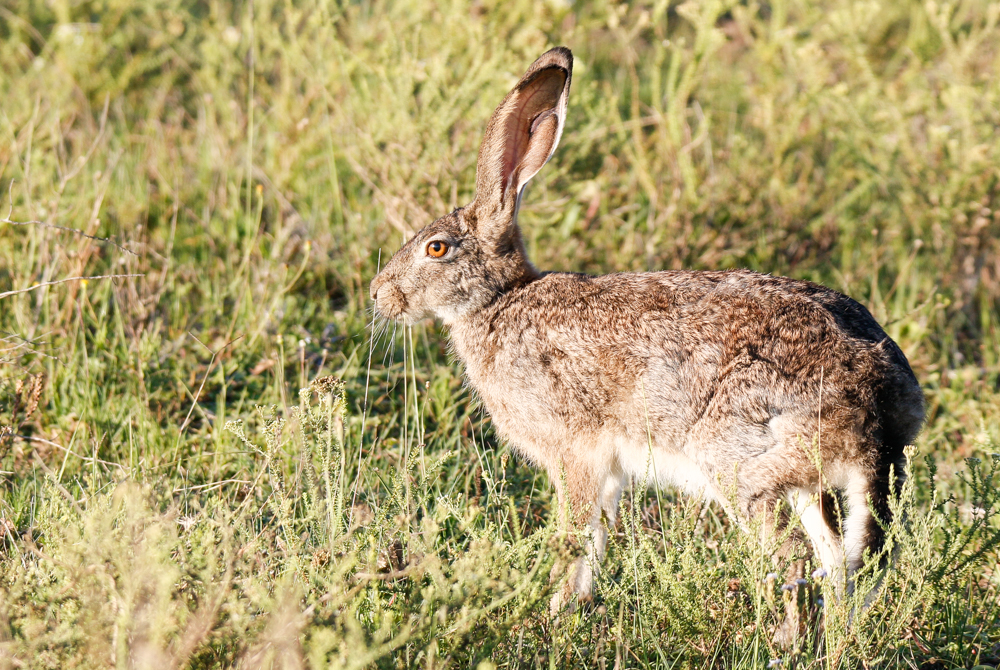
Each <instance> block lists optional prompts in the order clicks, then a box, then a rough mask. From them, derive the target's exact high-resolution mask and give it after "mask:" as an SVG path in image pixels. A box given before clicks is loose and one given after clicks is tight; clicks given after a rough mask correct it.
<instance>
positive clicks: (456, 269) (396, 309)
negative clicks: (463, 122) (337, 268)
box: [371, 47, 573, 323]
mask: <svg viewBox="0 0 1000 670" xmlns="http://www.w3.org/2000/svg"><path fill="white" fill-rule="evenodd" d="M572 72H573V55H572V54H571V53H570V51H569V49H566V48H564V47H557V48H555V49H552V50H551V51H548V52H546V53H545V54H543V55H542V56H541V58H539V59H538V60H536V61H535V62H534V63H532V65H531V67H530V68H528V71H527V72H526V73H525V75H524V76H523V77H522V78H521V81H519V82H518V83H517V85H516V86H515V87H514V89H513V90H512V91H511V92H510V93H508V94H507V97H506V98H504V100H503V102H501V103H500V106H499V107H497V109H496V111H495V112H494V113H493V117H492V118H491V119H490V122H489V125H488V126H487V128H486V135H485V136H484V137H483V143H482V145H481V146H480V148H479V162H478V164H477V167H476V197H475V200H473V201H472V203H470V204H469V205H467V206H465V207H462V208H460V209H457V210H455V211H454V212H452V213H451V214H448V215H446V216H443V217H441V218H440V219H438V220H437V221H435V222H434V223H432V224H430V225H429V226H427V227H426V228H424V229H423V230H421V231H420V232H418V233H417V234H416V235H414V236H413V237H412V238H411V239H410V241H409V242H407V243H406V244H405V245H404V246H403V248H402V249H400V250H399V251H398V252H396V255H394V256H393V257H392V260H390V261H389V263H388V265H386V266H385V268H384V269H383V270H382V271H381V272H380V273H379V274H378V276H377V277H375V279H374V280H372V284H371V296H372V299H373V300H374V301H375V308H376V309H377V310H378V312H379V313H380V314H381V315H382V316H385V317H387V318H391V319H400V320H403V321H406V322H408V323H413V322H415V321H419V320H421V319H424V318H427V317H430V316H436V317H438V318H440V319H442V320H443V321H445V323H452V322H454V321H456V320H458V319H461V318H462V316H463V315H465V314H468V313H469V312H470V311H473V310H476V309H479V308H481V307H483V306H484V305H487V304H489V303H490V302H491V301H492V300H494V299H495V298H496V297H497V296H498V295H499V294H501V293H504V292H506V291H508V290H510V289H511V288H513V287H515V286H517V285H519V284H521V283H524V282H526V281H531V280H532V279H534V278H535V277H537V276H538V273H537V272H536V270H535V268H534V267H532V265H531V263H530V262H529V261H528V256H527V254H526V253H525V251H524V244H523V242H522V240H521V231H520V230H519V229H518V227H517V210H518V207H519V205H520V202H521V194H522V193H523V192H524V187H525V185H526V184H527V183H528V180H529V179H531V178H532V177H534V176H535V174H536V173H537V172H538V171H539V170H540V169H541V168H542V166H543V165H545V163H546V162H547V161H548V160H549V158H550V157H551V156H552V154H553V153H554V152H555V150H556V145H558V144H559V137H560V135H561V134H562V129H563V123H564V121H565V119H566V102H567V100H568V98H569V85H570V79H571V77H572Z"/></svg>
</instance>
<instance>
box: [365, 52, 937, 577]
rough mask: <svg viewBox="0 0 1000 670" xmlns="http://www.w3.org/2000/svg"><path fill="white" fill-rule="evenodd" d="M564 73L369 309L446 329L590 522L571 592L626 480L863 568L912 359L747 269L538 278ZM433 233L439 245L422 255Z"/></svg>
mask: <svg viewBox="0 0 1000 670" xmlns="http://www.w3.org/2000/svg"><path fill="white" fill-rule="evenodd" d="M571 72H572V56H571V55H570V53H569V51H568V50H567V49H562V48H560V49H553V50H552V51H550V52H548V53H546V54H545V55H543V56H542V57H541V58H540V59H539V60H538V61H536V62H535V63H534V64H533V65H532V66H531V68H530V69H529V70H528V73H527V74H525V76H524V78H522V80H521V81H520V82H519V83H518V85H517V86H516V87H515V88H514V90H512V91H511V93H510V94H509V95H508V96H507V97H506V98H505V99H504V101H503V102H502V103H501V105H500V107H499V108H498V109H497V111H496V112H495V113H494V116H493V118H492V120H491V121H490V124H489V126H488V128H487V131H486V136H485V139H484V141H483V145H482V148H481V149H480V153H479V167H478V173H477V180H476V199H475V200H474V201H473V202H472V203H471V204H470V205H469V206H468V207H466V208H463V209H459V210H456V211H455V212H452V213H451V214H448V215H446V216H444V217H442V218H441V219H439V220H438V221H435V222H434V223H432V224H431V225H429V226H427V227H426V228H424V229H423V230H421V231H420V232H418V233H417V234H416V235H415V236H414V237H413V239H411V240H410V241H409V242H408V243H407V244H406V245H405V246H404V247H403V248H402V249H401V250H400V251H399V252H398V253H397V254H396V255H395V256H394V257H393V258H392V260H391V261H390V262H389V264H388V265H387V266H386V267H385V269H383V270H382V272H381V273H379V275H378V276H377V277H376V278H375V279H374V280H373V281H372V285H371V294H372V298H373V299H374V300H375V305H376V309H377V310H378V312H379V313H380V314H382V315H383V316H385V317H387V318H393V319H401V320H405V321H407V322H414V321H417V320H420V319H423V318H426V317H431V316H434V317H438V318H440V319H441V320H442V321H444V323H446V324H447V325H448V326H449V327H450V329H451V340H452V343H453V345H454V348H455V351H456V352H457V354H458V356H459V358H460V359H461V361H462V362H463V363H464V365H465V371H466V375H467V376H468V380H469V383H470V384H471V385H472V387H473V388H474V389H475V390H476V392H477V393H478V394H479V396H480V397H481V399H482V402H483V403H484V404H485V406H486V408H487V409H488V410H489V412H490V415H491V416H492V418H493V422H494V425H495V426H496V429H497V431H498V432H499V433H500V434H501V435H502V436H503V437H504V438H506V439H507V440H509V441H510V442H511V443H512V444H513V445H514V446H515V447H516V448H517V450H518V451H519V452H520V453H521V454H522V455H523V456H524V457H525V458H527V459H528V460H530V461H531V462H532V463H535V464H537V465H539V466H541V467H544V468H545V469H546V470H547V471H548V472H549V474H550V476H551V477H552V479H553V481H555V482H557V490H558V492H559V495H560V499H561V500H563V501H565V502H567V503H568V507H569V509H570V510H571V511H572V518H573V520H574V521H575V522H576V523H578V524H581V525H587V526H589V527H590V532H591V542H590V554H591V555H590V558H589V559H588V560H587V561H585V562H583V563H581V564H580V565H578V566H577V569H576V572H575V574H574V576H573V579H572V580H571V582H572V584H573V588H575V590H577V591H578V593H579V594H580V595H582V596H586V595H588V594H589V591H590V587H591V579H592V575H591V572H592V570H593V569H594V568H596V566H597V562H598V561H599V559H600V556H601V554H602V552H603V546H604V540H605V538H606V532H607V531H606V528H604V526H603V524H602V523H601V514H602V512H603V513H604V515H605V517H606V518H607V519H608V520H609V521H611V522H613V521H614V518H615V514H616V511H617V504H618V499H619V496H620V494H621V490H622V488H623V487H624V486H625V484H626V483H627V482H628V481H629V480H630V479H632V480H639V481H646V480H648V481H650V482H653V483H656V484H673V485H676V486H679V487H682V488H684V489H687V490H689V491H691V492H693V493H699V494H702V495H706V496H708V497H711V498H713V499H716V500H719V501H720V502H721V503H722V504H723V505H725V506H726V507H727V509H728V511H729V512H730V513H731V514H733V515H734V516H735V517H736V518H737V519H738V520H740V521H741V523H749V522H751V521H753V520H754V519H760V520H762V522H763V526H764V529H765V534H767V533H769V532H770V531H771V529H769V522H768V519H773V518H774V510H775V506H776V505H777V504H778V503H779V501H782V500H785V501H788V502H789V504H790V506H791V507H792V508H793V509H795V510H796V512H797V513H798V514H799V515H800V516H801V518H802V522H803V526H804V527H805V529H806V531H807V532H808V534H809V536H810V538H811V539H812V542H813V544H814V546H815V547H816V549H817V554H818V555H819V556H820V558H821V560H822V561H823V563H824V566H825V567H826V569H827V571H828V572H830V573H831V574H836V573H839V574H841V575H843V574H844V569H843V568H846V571H847V572H850V571H852V570H854V569H856V568H857V567H859V565H860V563H861V559H862V555H863V552H864V550H866V549H867V550H870V551H878V550H879V549H880V548H881V545H882V542H883V537H882V536H883V532H882V530H881V526H880V524H879V523H878V522H879V520H880V521H882V522H883V523H884V522H887V521H888V520H889V509H888V505H887V499H888V496H889V494H890V492H891V490H892V487H893V485H894V484H895V483H896V482H893V481H890V471H891V468H893V467H895V468H896V477H897V478H898V477H899V476H900V474H901V466H902V458H903V448H904V446H905V445H907V444H909V443H910V442H911V441H912V440H913V438H914V437H915V436H916V434H917V432H918V430H919V428H920V425H921V423H922V421H923V415H924V410H923V396H922V393H921V390H920V387H919V385H918V383H917V381H916V379H915V377H914V375H913V372H912V371H911V370H910V367H909V365H908V363H907V361H906V358H905V356H904V355H903V353H902V352H901V351H900V349H899V348H898V347H897V346H896V345H895V343H893V342H892V340H891V339H889V337H888V336H887V335H886V334H885V332H884V331H883V330H882V329H881V328H880V327H879V325H878V323H877V322H876V321H875V320H874V318H872V316H871V314H869V312H868V311H867V310H866V309H865V308H864V307H863V306H861V305H860V304H858V303H857V302H855V301H854V300H851V299H850V298H848V297H846V296H844V295H841V294H840V293H837V292H835V291H832V290H830V289H828V288H824V287H822V286H819V285H816V284H812V283H809V282H804V281H797V280H793V279H787V278H782V277H771V276H768V275H761V274H757V273H754V272H749V271H746V270H735V271H728V272H683V271H682V272H654V273H623V274H612V275H605V276H600V277H591V276H587V275H580V274H569V273H556V272H554V273H539V272H538V271H537V270H536V269H535V268H534V267H533V266H532V265H531V263H530V262H529V261H528V258H527V255H526V253H525V251H524V245H523V243H522V240H521V234H520V230H519V229H518V227H517V223H516V217H517V208H518V204H519V201H520V196H521V193H522V190H523V187H524V184H525V183H526V182H527V181H528V179H530V178H531V176H533V175H534V174H535V173H536V172H537V171H538V169H540V168H541V166H542V164H544V162H545V160H547V159H548V157H549V156H551V154H552V152H553V151H554V150H555V146H556V144H557V143H558V140H559V134H560V133H561V130H562V125H563V119H564V115H565V109H566V99H567V98H568V95H569V86H570V80H571ZM541 158H544V159H545V160H541ZM431 241H442V242H445V243H447V244H448V245H449V251H448V253H447V254H446V255H445V256H443V257H442V258H433V257H432V256H430V255H429V254H428V253H427V251H426V250H427V245H428V243H429V242H431ZM817 459H818V460H817ZM817 463H821V464H822V465H821V469H822V472H821V471H820V469H818V468H817ZM827 489H840V490H842V491H843V499H844V500H845V501H846V506H847V508H848V509H847V510H846V511H847V519H846V522H845V528H844V531H843V532H841V529H840V528H839V527H838V526H839V524H837V523H835V521H836V518H835V515H833V514H831V512H830V510H829V509H824V506H823V501H826V503H827V506H829V504H830V501H831V500H833V497H832V496H830V495H822V494H823V492H824V490H827ZM730 491H735V503H736V509H732V506H731V505H730V504H729V502H730V500H731V496H730V493H729V492H730ZM869 502H870V503H871V505H872V507H873V509H874V510H875V512H876V514H877V515H878V517H880V519H875V518H872V517H871V515H870V514H869V511H868V504H869ZM842 564H843V565H842Z"/></svg>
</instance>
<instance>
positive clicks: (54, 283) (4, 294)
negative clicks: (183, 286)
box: [0, 273, 146, 298]
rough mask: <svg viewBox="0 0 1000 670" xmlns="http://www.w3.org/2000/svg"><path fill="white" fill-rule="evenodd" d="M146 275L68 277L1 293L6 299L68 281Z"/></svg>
mask: <svg viewBox="0 0 1000 670" xmlns="http://www.w3.org/2000/svg"><path fill="white" fill-rule="evenodd" d="M145 276H146V275H145V273H142V274H128V275H93V276H89V277H67V278H66V279H57V280H55V281H43V282H42V283H41V284H35V285H34V286H30V287H28V288H21V289H17V290H16V291H5V292H4V293H0V298H6V297H8V296H12V295H17V294H19V293H28V292H29V291H34V290H35V289H36V288H43V287H45V286H55V285H56V284H64V283H66V282H68V281H76V280H77V279H86V280H90V279H124V278H125V277H145Z"/></svg>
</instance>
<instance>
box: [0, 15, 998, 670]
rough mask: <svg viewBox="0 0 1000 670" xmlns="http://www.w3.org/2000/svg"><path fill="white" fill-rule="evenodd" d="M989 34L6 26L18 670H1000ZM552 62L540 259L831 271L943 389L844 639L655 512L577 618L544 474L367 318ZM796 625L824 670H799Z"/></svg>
mask: <svg viewBox="0 0 1000 670" xmlns="http://www.w3.org/2000/svg"><path fill="white" fill-rule="evenodd" d="M998 20H1000V11H998V9H997V5H995V4H993V3H988V2H977V1H975V0H967V1H965V2H950V3H934V2H929V3H917V2H890V1H888V0H881V1H871V2H853V1H849V0H829V1H827V2H804V1H800V2H774V3H770V4H758V3H739V4H737V3H732V2H728V3H718V2H705V3H687V4H683V5H676V4H671V3H668V2H646V3H643V2H637V3H633V4H623V5H619V4H613V3H606V2H601V1H598V2H594V3H572V4H571V3H563V2H558V1H551V2H527V1H525V0H513V1H511V2H503V3H497V2H482V3H475V4H471V5H470V4H466V3H458V2H442V3H439V4H431V3H426V4H425V3H418V2H413V1H410V0H398V1H388V0H386V1H382V2H380V1H372V2H357V3H341V4H336V3H335V4H329V3H310V2H303V3H286V2H275V1H273V0H260V1H257V2H253V3H246V4H239V5H231V4H228V3H218V2H213V1H212V0H209V1H207V2H195V1H193V0H150V1H149V2H145V3H130V2H127V1H125V0H104V1H103V2H89V1H84V2H76V3H66V2H52V3H47V4H43V3H34V2H29V1H27V0H10V1H8V2H7V3H6V4H4V5H3V6H2V7H0V63H3V65H4V66H3V70H2V73H0V100H2V101H3V102H2V104H0V188H2V191H3V194H4V197H3V206H2V207H0V215H2V216H3V217H4V218H3V221H2V222H0V471H2V474H0V534H2V536H3V539H2V540H0V563H2V568H0V575H2V579H0V668H21V667H30V668H85V667H110V666H114V667H151V666H157V667H162V668H166V667H170V668H175V667H176V668H180V667H191V668H216V667H219V668H221V667H241V668H242V667H245V668H257V667H274V668H278V667H281V668H296V667H304V666H309V667H327V666H330V667H379V668H387V667H456V668H458V667H469V668H488V667H507V668H513V667H536V666H549V667H602V668H603V667H609V668H610V667H664V668H696V667H697V668H701V667H720V668H743V667H748V668H749V667H753V668H760V667H766V666H768V665H769V664H772V662H774V663H773V665H775V666H776V665H778V663H777V662H778V661H780V665H781V667H785V668H790V667H804V668H806V667H808V668H856V667H866V668H874V667H883V668H889V667H913V668H970V667H973V666H975V665H977V664H985V665H996V664H997V663H998V662H1000V601H998V587H1000V583H998V581H997V580H998V574H997V571H996V564H997V553H996V550H997V542H998V539H1000V538H998V535H997V529H998V516H997V515H998V504H1000V501H998V498H997V492H996V491H997V486H996V481H997V478H998V477H1000V471H998V469H997V468H998V467H1000V466H998V464H997V458H996V457H993V456H990V454H991V453H993V452H996V451H1000V447H998V446H997V445H998V444H1000V359H998V352H1000V311H998V307H1000V246H998V244H1000V243H998V240H1000V143H998V142H997V141H996V129H997V127H998V126H1000V111H998V110H1000V84H998V83H997V79H996V76H995V73H996V72H997V71H998V70H1000V27H998V25H997V24H998ZM554 44H566V45H568V46H570V47H571V48H572V49H573V50H574V53H575V55H576V57H577V65H576V71H575V73H574V74H575V76H574V86H573V91H572V95H571V100H570V109H569V118H568V122H567V128H566V132H565V134H564V136H563V141H562V145H561V147H560V149H559V151H558V153H557V154H556V156H555V157H554V159H553V161H552V162H551V163H550V164H549V165H548V166H547V167H546V168H545V170H543V172H542V173H541V174H540V175H539V177H538V178H537V179H536V180H535V182H534V183H533V184H532V186H531V190H530V193H529V194H528V196H527V200H526V203H525V207H524V209H523V212H522V215H521V224H522V226H523V228H524V231H525V237H526V239H527V241H528V245H529V251H530V253H531V256H532V258H533V259H534V260H535V262H536V264H537V265H539V266H540V267H542V268H551V269H559V270H579V271H586V272H608V271H615V270H646V269H660V268H675V267H688V268H695V269H708V268H723V267H749V268H752V269H756V270H761V271H766V272H772V273H775V274H783V275H789V276H794V277H799V278H805V279H810V280H814V281H819V282H821V283H824V284H826V285H829V286H831V287H833V288H836V289H838V290H841V291H844V292H845V293H848V294H850V295H852V296H853V297H855V298H857V299H859V300H861V301H862V302H864V303H865V304H866V305H867V306H868V307H869V308H870V309H871V310H872V312H873V313H874V314H875V315H876V317H877V318H878V319H879V320H880V321H881V322H882V323H884V324H886V328H887V330H888V332H889V333H890V334H891V335H892V337H893V338H894V339H895V340H896V341H897V342H898V343H899V344H900V345H901V346H902V347H903V349H904V351H905V352H906V354H907V356H908V357H909V359H910V361H911V362H912V364H913V366H914V370H915V372H916V373H917V376H918V378H919V379H920V380H921V382H922V384H923V386H924V389H925V392H926V396H927V400H928V421H927V424H926V426H925V428H924V430H923V432H922V433H921V435H920V437H919V439H918V441H917V444H916V445H915V446H914V451H913V454H912V460H911V477H910V480H909V481H910V484H909V485H908V487H907V488H906V489H905V490H904V491H903V493H902V494H901V497H900V499H899V500H898V501H897V503H896V504H897V505H898V506H899V510H900V511H901V512H905V514H900V515H899V519H900V521H898V522H897V523H896V525H895V526H893V528H892V529H890V537H891V538H892V542H893V543H894V545H895V551H896V552H897V568H896V569H895V570H894V571H892V572H891V573H890V574H889V575H888V576H887V578H886V581H885V584H884V585H883V587H882V589H881V591H880V593H881V594H882V596H881V597H880V598H879V600H878V601H877V602H876V603H875V604H873V605H872V607H870V608H868V609H865V610H863V611H862V610H857V613H856V614H855V619H854V621H853V623H852V624H851V625H848V622H847V619H848V614H849V612H850V611H851V605H852V603H851V602H849V601H843V602H839V601H837V600H836V599H835V598H833V597H832V594H831V593H830V588H831V587H830V585H828V584H825V583H823V580H822V579H816V580H814V579H810V580H809V582H808V584H806V585H805V586H802V587H798V588H794V589H792V590H782V589H781V586H782V585H783V584H784V581H785V579H784V578H783V576H782V571H781V566H777V567H776V566H774V565H773V564H772V562H771V560H770V558H769V557H768V556H767V555H766V554H765V553H764V552H763V551H762V550H761V549H760V548H759V547H758V546H757V545H756V544H755V543H754V542H750V541H748V540H747V538H746V537H745V536H744V535H743V534H741V533H740V532H738V531H737V530H735V529H734V528H733V527H732V526H731V524H730V523H729V521H728V520H727V519H726V518H725V515H724V514H723V513H722V511H721V510H720V509H719V508H718V507H717V506H715V505H703V504H702V503H700V502H698V501H692V500H690V499H686V498H683V497H679V496H677V495H676V494H675V493H674V492H671V491H664V492H662V493H661V495H660V496H659V497H657V495H656V494H655V493H654V492H651V491H648V492H647V491H644V490H642V489H641V487H637V488H636V489H635V490H634V491H633V492H631V493H630V494H629V495H627V496H626V499H625V502H624V503H623V512H622V523H621V524H620V525H619V526H618V528H617V529H616V531H615V532H614V533H613V534H612V539H611V543H610V547H609V555H608V558H607V561H606V563H605V570H604V572H602V574H601V577H600V579H599V581H598V584H597V588H596V591H597V599H596V601H595V603H594V605H593V606H590V607H586V608H581V609H580V610H578V611H577V612H575V613H573V614H571V615H564V616H563V617H561V618H559V619H558V620H553V619H552V618H550V617H549V615H548V613H547V602H548V597H549V595H550V594H551V593H552V591H553V589H555V588H558V584H554V583H552V582H551V581H550V578H549V574H550V570H551V568H552V566H553V565H554V564H555V563H556V562H557V561H560V560H565V559H566V558H568V557H569V556H570V555H572V554H574V552H575V551H576V549H575V548H574V546H575V545H574V543H573V542H571V541H567V538H566V537H565V536H564V535H563V534H561V533H560V532H559V529H558V528H556V526H555V524H554V522H553V521H552V520H551V519H552V517H553V516H554V515H553V514H552V513H551V508H552V504H553V502H552V500H553V496H552V490H551V486H550V485H549V483H548V482H547V481H546V478H545V476H544V475H543V474H542V473H539V472H537V471H535V470H533V469H531V468H530V467H528V466H526V465H524V464H521V463H519V462H518V461H517V459H516V458H512V457H511V454H510V450H509V447H508V446H507V445H505V444H502V443H498V442H497V440H496V439H495V437H494V436H493V435H492V434H491V432H490V427H489V420H488V418H487V417H485V416H484V415H483V413H482V412H481V411H480V410H479V409H478V408H477V407H476V405H475V404H474V402H473V400H472V398H471V397H470V395H469V393H468V391H467V390H466V389H465V388H464V386H463V384H462V377H461V370H460V369H459V368H458V367H457V366H456V365H455V364H454V363H453V361H452V360H451V359H450V358H449V357H448V354H447V348H446V333H444V332H443V331H442V330H441V329H440V328H438V327H437V326H435V325H433V324H425V325H421V326H419V327H415V328H412V329H406V330H405V331H404V330H402V329H395V330H392V331H390V332H388V333H385V334H383V335H382V336H380V337H378V338H376V337H375V336H374V334H373V332H372V330H371V329H370V327H369V319H370V309H369V307H370V306H369V303H368V300H367V284H368V282H369V281H370V279H371V278H372V277H373V276H374V275H375V273H376V271H377V268H378V267H379V265H380V263H384V262H385V260H386V259H387V258H388V257H389V255H391V253H392V252H393V251H394V250H395V249H396V248H397V247H398V246H399V244H400V242H401V240H402V239H403V237H404V235H406V234H407V233H409V232H411V231H413V230H415V229H417V228H419V227H420V226H421V225H423V224H425V223H427V222H429V221H430V220H431V219H433V218H434V217H435V216H436V215H438V214H440V213H443V212H445V211H447V210H448V209H449V208H451V207H454V206H456V205H460V204H463V203H464V202H466V201H468V200H469V199H470V198H471V189H472V187H473V181H474V180H473V171H474V165H475V156H476V149H477V146H478V142H479V139H480V136H481V133H482V130H483V127H484V125H485V122H486V119H487V118H488V115H489V113H490V112H491V111H492V109H493V107H494V106H495V105H496V104H497V102H498V101H499V100H500V99H501V98H502V96H503V94H504V93H505V92H506V90H507V89H508V88H509V87H510V85H512V84H513V82H514V81H516V78H517V77H518V76H519V75H520V74H521V72H522V71H523V69H524V68H525V67H526V66H527V64H529V63H530V62H531V61H532V60H533V59H534V58H535V57H536V56H537V55H538V54H540V53H541V52H542V51H544V50H545V49H546V48H548V47H550V46H552V45H554ZM109 275H121V276H120V277H119V278H116V279H111V278H100V277H108V276H109ZM81 277H90V279H79V278H81ZM337 380H339V381H337ZM300 389H302V390H301V391H300ZM769 573H778V574H777V575H776V577H771V578H769V577H768V575H769ZM875 577H876V576H875V575H870V576H868V577H866V579H874V578H875ZM786 599H795V602H796V604H797V607H798V608H799V609H800V611H801V614H802V620H803V621H804V623H805V627H806V629H807V633H806V634H805V636H804V638H803V641H802V643H801V645H800V647H799V648H798V649H795V650H782V649H779V648H776V647H775V646H774V645H773V643H772V641H771V640H772V632H773V629H774V626H775V625H777V624H778V623H779V622H780V621H781V617H782V612H783V609H784V602H785V600H786ZM821 602H822V603H823V604H822V605H821ZM821 611H822V612H825V616H820V612H821ZM821 624H822V625H823V626H824V627H825V635H822V636H821V635H820V633H819V626H820V625H821Z"/></svg>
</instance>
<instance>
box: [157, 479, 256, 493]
mask: <svg viewBox="0 0 1000 670" xmlns="http://www.w3.org/2000/svg"><path fill="white" fill-rule="evenodd" d="M249 483H250V480H248V479H224V480H222V481H221V482H212V483H211V484H199V485H197V486H187V487H183V488H179V489H174V493H181V492H183V491H196V490H198V489H212V488H216V487H219V486H222V485H223V484H249Z"/></svg>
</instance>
